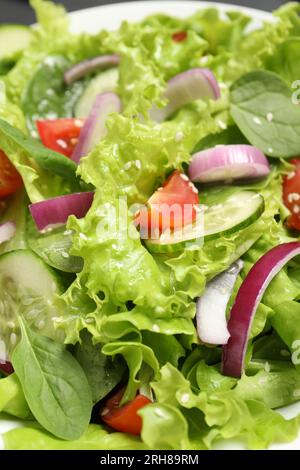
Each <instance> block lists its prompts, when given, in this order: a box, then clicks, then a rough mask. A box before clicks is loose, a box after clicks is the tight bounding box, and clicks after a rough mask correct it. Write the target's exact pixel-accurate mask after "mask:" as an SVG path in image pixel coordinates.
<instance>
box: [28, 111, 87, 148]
mask: <svg viewBox="0 0 300 470" xmlns="http://www.w3.org/2000/svg"><path fill="white" fill-rule="evenodd" d="M36 125H37V129H38V132H39V135H40V138H41V141H42V142H43V144H44V145H45V146H46V147H47V148H49V149H51V150H54V152H58V153H62V154H63V155H65V156H66V157H71V156H72V154H73V152H74V149H75V147H76V145H77V144H78V138H79V134H80V131H81V128H82V127H83V125H84V121H83V120H81V119H73V118H69V119H51V120H47V121H37V123H36Z"/></svg>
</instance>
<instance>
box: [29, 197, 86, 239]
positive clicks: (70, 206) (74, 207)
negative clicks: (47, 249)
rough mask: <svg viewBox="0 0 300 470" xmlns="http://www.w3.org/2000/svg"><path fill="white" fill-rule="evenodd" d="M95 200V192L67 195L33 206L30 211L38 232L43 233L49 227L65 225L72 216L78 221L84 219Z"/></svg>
mask: <svg viewBox="0 0 300 470" xmlns="http://www.w3.org/2000/svg"><path fill="white" fill-rule="evenodd" d="M93 199H94V193H93V192H84V193H74V194H66V195H65V196H58V197H55V198H53V199H48V200H46V201H41V202H37V203H35V204H31V205H30V206H29V210H30V212H31V215H32V217H33V219H34V221H35V223H36V226H37V228H38V230H40V231H42V230H45V229H46V228H47V227H48V228H49V227H51V226H55V225H61V224H65V223H66V222H67V220H68V217H69V216H70V215H75V217H77V218H78V219H80V218H82V217H84V216H85V214H86V213H87V212H88V210H89V208H90V207H91V205H92V202H93Z"/></svg>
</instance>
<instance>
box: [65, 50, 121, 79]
mask: <svg viewBox="0 0 300 470" xmlns="http://www.w3.org/2000/svg"><path fill="white" fill-rule="evenodd" d="M119 63H120V56H118V55H116V54H111V55H101V56H98V57H93V58H92V59H88V60H84V61H83V62H79V64H76V65H74V66H73V67H71V68H70V69H69V70H67V71H66V72H65V74H64V81H65V83H66V84H67V85H71V83H73V82H75V81H76V80H79V79H80V78H82V77H84V76H85V75H87V74H89V73H92V72H95V71H96V70H103V69H108V68H110V67H116V66H117V65H119Z"/></svg>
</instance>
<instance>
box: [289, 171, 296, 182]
mask: <svg viewBox="0 0 300 470" xmlns="http://www.w3.org/2000/svg"><path fill="white" fill-rule="evenodd" d="M295 175H296V173H295V172H294V171H290V172H289V173H288V174H287V179H288V180H291V179H292V178H294V176H295Z"/></svg>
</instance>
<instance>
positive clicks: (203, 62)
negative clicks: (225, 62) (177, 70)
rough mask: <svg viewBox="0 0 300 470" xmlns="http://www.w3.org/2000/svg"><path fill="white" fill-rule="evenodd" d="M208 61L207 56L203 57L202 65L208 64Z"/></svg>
mask: <svg viewBox="0 0 300 470" xmlns="http://www.w3.org/2000/svg"><path fill="white" fill-rule="evenodd" d="M208 60H209V59H208V57H207V55H205V56H204V57H201V59H200V63H201V64H207V62H208Z"/></svg>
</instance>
